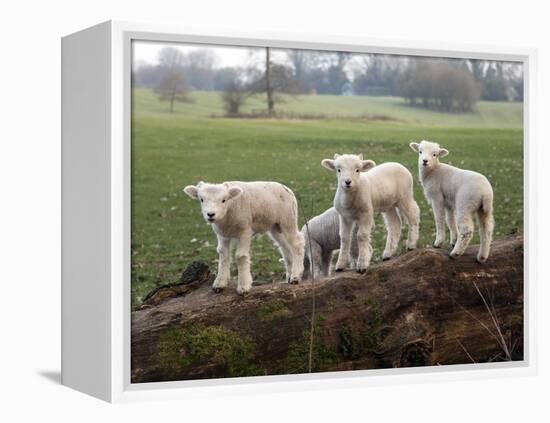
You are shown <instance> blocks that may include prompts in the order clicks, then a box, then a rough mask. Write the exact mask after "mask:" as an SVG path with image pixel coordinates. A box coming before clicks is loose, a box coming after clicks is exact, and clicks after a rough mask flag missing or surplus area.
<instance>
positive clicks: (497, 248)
mask: <svg viewBox="0 0 550 423" xmlns="http://www.w3.org/2000/svg"><path fill="white" fill-rule="evenodd" d="M477 249H478V246H470V247H469V248H468V249H467V251H466V253H465V255H464V256H462V257H460V258H459V259H455V260H453V259H450V258H449V257H448V251H447V250H444V249H431V248H430V249H421V250H416V251H411V252H407V253H406V254H403V255H401V256H399V257H397V258H395V259H392V260H390V261H387V262H383V263H380V264H376V265H373V266H371V267H370V268H369V270H368V271H367V273H366V274H364V275H360V274H358V273H356V272H353V271H348V272H343V273H337V274H335V275H333V276H332V277H329V278H325V279H321V280H317V281H315V282H314V283H312V282H311V281H304V282H302V283H301V284H299V285H288V284H285V283H273V284H267V285H258V286H254V287H253V288H252V291H251V293H250V294H249V295H248V296H246V297H244V298H243V297H240V296H238V295H237V294H236V292H235V286H234V285H231V284H230V286H229V287H228V288H227V289H226V290H225V291H224V292H222V293H220V294H215V293H214V292H213V291H212V290H211V288H210V285H211V281H212V275H211V273H210V271H209V270H208V268H206V269H205V266H204V265H195V267H193V268H192V269H191V270H189V271H187V276H186V279H185V281H184V282H183V283H182V284H181V285H177V286H170V287H166V288H161V289H158V290H157V291H156V292H155V293H153V294H152V295H150V296H149V298H148V299H147V300H146V301H145V303H144V304H143V305H142V306H141V308H140V309H138V310H136V311H134V312H133V313H132V318H131V320H132V323H131V325H132V329H131V334H132V339H131V363H132V370H131V378H132V382H133V383H139V382H152V381H166V380H184V379H202V378H214V377H231V376H248V375H270V374H288V373H305V372H307V371H308V367H309V365H310V364H311V367H312V371H314V372H319V371H337V370H354V369H376V368H389V367H410V366H430V365H447V364H459V363H460V364H467V363H474V362H475V363H482V362H490V361H503V360H523V238H522V237H513V238H508V239H505V240H499V241H495V242H494V243H493V246H492V251H491V256H490V258H489V260H488V261H487V262H486V263H484V264H479V263H477V262H476V261H475V255H476V253H477ZM194 272H196V273H197V274H196V275H195V273H194ZM313 295H315V301H316V313H315V323H314V325H313V327H314V335H313V339H311V337H310V335H309V334H310V328H311V305H312V298H313ZM310 340H311V345H312V346H313V349H312V351H311V362H310V358H309V356H310Z"/></svg>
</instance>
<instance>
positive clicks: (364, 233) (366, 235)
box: [356, 213, 374, 273]
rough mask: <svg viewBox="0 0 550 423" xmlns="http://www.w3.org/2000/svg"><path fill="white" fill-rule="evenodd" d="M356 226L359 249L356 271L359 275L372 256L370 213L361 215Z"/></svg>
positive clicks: (365, 269) (364, 270)
mask: <svg viewBox="0 0 550 423" xmlns="http://www.w3.org/2000/svg"><path fill="white" fill-rule="evenodd" d="M358 225H359V227H358V231H357V246H358V247H359V252H358V256H357V266H356V269H357V271H358V272H359V273H365V272H366V271H367V267H368V266H369V264H370V259H371V256H372V249H371V248H370V235H371V232H372V228H373V227H374V218H373V215H372V213H363V215H362V216H360V217H359V223H358Z"/></svg>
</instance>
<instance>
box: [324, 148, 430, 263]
mask: <svg viewBox="0 0 550 423" xmlns="http://www.w3.org/2000/svg"><path fill="white" fill-rule="evenodd" d="M321 164H322V165H323V166H324V167H326V168H327V169H329V170H332V171H335V172H336V176H337V179H338V188H337V190H336V195H335V196H334V207H335V208H336V210H337V211H338V213H339V215H340V241H341V246H340V253H339V255H338V261H337V262H336V271H337V272H338V271H342V270H344V269H345V268H346V266H347V265H348V263H349V255H350V247H351V232H352V229H353V226H354V225H356V224H357V226H358V232H357V244H358V247H359V252H358V257H357V264H356V268H357V271H358V272H359V273H364V272H365V271H366V270H367V267H368V265H369V263H370V259H371V256H372V251H371V249H370V248H369V245H370V236H371V232H372V228H373V226H374V213H377V212H381V213H382V215H383V217H384V221H385V223H386V229H387V231H388V236H387V239H386V247H385V249H384V253H383V254H382V258H383V259H389V258H391V257H392V256H393V255H394V254H395V252H396V250H397V247H398V244H399V238H400V236H401V218H400V215H399V212H401V214H403V215H404V216H405V218H406V220H407V224H408V226H409V232H408V238H407V244H406V245H407V248H408V249H414V248H416V244H417V242H418V229H419V222H420V209H419V208H418V204H416V201H414V195H413V177H412V175H411V173H410V172H409V171H408V170H407V169H406V168H405V167H404V166H402V165H400V164H399V163H384V164H381V165H379V166H376V163H374V162H373V161H372V160H363V156H362V155H361V154H360V155H358V156H356V155H354V154H344V155H341V156H340V155H338V154H335V155H334V160H330V159H325V160H323V161H322V162H321ZM367 171H368V172H367Z"/></svg>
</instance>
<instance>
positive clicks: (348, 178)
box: [321, 154, 376, 190]
mask: <svg viewBox="0 0 550 423" xmlns="http://www.w3.org/2000/svg"><path fill="white" fill-rule="evenodd" d="M321 165H322V166H324V167H326V168H327V169H329V170H332V171H334V172H336V177H337V179H338V186H339V187H341V188H342V189H344V190H351V189H354V188H356V187H357V186H359V180H360V178H361V172H366V171H367V170H369V169H371V168H373V167H374V166H376V163H374V162H373V161H372V160H363V155H362V154H359V155H355V154H343V155H341V156H340V155H338V154H335V155H334V160H330V159H325V160H323V161H322V162H321Z"/></svg>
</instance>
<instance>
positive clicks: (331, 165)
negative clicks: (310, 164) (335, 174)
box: [321, 154, 338, 171]
mask: <svg viewBox="0 0 550 423" xmlns="http://www.w3.org/2000/svg"><path fill="white" fill-rule="evenodd" d="M336 155H338V154H336ZM321 166H323V167H326V168H327V169H328V170H332V171H334V160H330V159H325V160H323V161H322V162H321Z"/></svg>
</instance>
